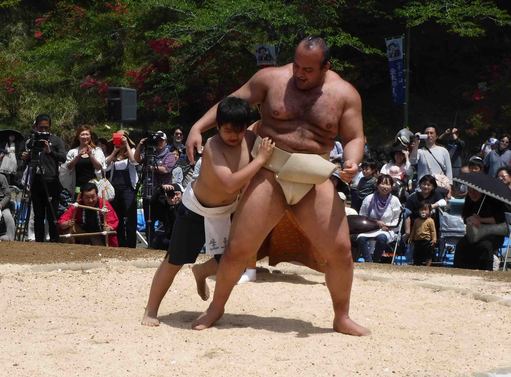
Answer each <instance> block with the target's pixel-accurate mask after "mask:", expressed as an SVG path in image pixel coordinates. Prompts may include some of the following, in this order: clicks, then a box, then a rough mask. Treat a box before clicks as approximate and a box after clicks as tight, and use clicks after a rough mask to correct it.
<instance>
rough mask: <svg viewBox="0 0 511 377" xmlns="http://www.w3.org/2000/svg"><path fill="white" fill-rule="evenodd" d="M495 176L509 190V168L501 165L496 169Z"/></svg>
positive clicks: (510, 175) (510, 185) (510, 176)
mask: <svg viewBox="0 0 511 377" xmlns="http://www.w3.org/2000/svg"><path fill="white" fill-rule="evenodd" d="M497 178H498V179H499V180H501V181H502V183H504V184H505V185H507V187H509V189H510V190H511V168H508V167H506V166H503V167H501V168H499V170H497Z"/></svg>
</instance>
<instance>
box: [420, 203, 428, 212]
mask: <svg viewBox="0 0 511 377" xmlns="http://www.w3.org/2000/svg"><path fill="white" fill-rule="evenodd" d="M421 209H427V210H428V211H429V213H431V204H429V203H426V202H424V201H420V202H419V210H421Z"/></svg>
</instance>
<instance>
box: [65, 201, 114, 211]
mask: <svg viewBox="0 0 511 377" xmlns="http://www.w3.org/2000/svg"><path fill="white" fill-rule="evenodd" d="M71 205H72V206H73V207H76V208H84V209H90V210H93V211H98V212H103V211H105V210H104V209H103V208H97V207H91V206H84V205H83V204H79V203H73V204H71ZM105 212H108V208H106V211H105Z"/></svg>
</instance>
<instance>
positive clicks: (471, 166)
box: [468, 156, 484, 173]
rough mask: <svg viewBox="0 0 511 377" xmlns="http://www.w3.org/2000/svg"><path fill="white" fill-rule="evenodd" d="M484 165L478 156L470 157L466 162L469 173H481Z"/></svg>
mask: <svg viewBox="0 0 511 377" xmlns="http://www.w3.org/2000/svg"><path fill="white" fill-rule="evenodd" d="M483 170H484V163H483V159H482V158H481V157H479V156H472V157H470V158H469V160H468V171H469V173H483Z"/></svg>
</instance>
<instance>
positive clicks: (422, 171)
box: [0, 114, 511, 270]
mask: <svg viewBox="0 0 511 377" xmlns="http://www.w3.org/2000/svg"><path fill="white" fill-rule="evenodd" d="M167 135H171V137H168V136H167ZM509 140H510V138H509V135H507V134H502V135H497V134H495V133H493V134H491V135H490V137H489V138H488V139H487V140H485V141H484V142H482V145H481V147H480V148H478V152H477V153H474V154H473V155H470V154H469V153H468V151H467V149H466V144H465V142H464V141H463V140H462V137H461V135H460V130H459V129H457V128H452V129H451V128H449V129H446V130H445V131H443V132H442V133H440V131H439V129H438V127H437V126H436V125H435V124H427V125H426V126H425V127H424V128H423V129H422V130H421V132H418V133H415V134H414V133H412V132H411V131H408V130H406V129H405V130H402V131H400V132H399V133H398V135H396V138H395V140H394V142H393V144H392V145H391V146H390V147H389V148H387V151H388V152H387V155H385V156H382V155H381V154H379V155H378V154H377V153H376V152H374V151H372V149H371V148H370V145H366V148H365V157H364V161H363V162H362V163H361V164H360V172H359V175H358V176H357V177H356V179H355V180H354V181H353V182H351V183H349V184H345V183H342V181H341V180H340V179H339V176H340V174H338V172H337V173H334V176H336V177H337V179H336V184H337V185H336V187H337V189H338V191H339V192H340V195H341V197H343V199H345V201H346V203H347V204H348V205H349V206H350V207H351V208H352V210H350V211H353V212H352V213H355V214H358V215H359V216H365V217H366V218H367V219H369V220H371V221H372V222H373V225H374V227H373V229H371V230H369V231H365V232H362V233H359V234H357V235H355V237H352V244H353V258H354V260H355V261H365V262H380V261H383V260H384V259H385V257H386V255H388V253H389V251H391V249H392V247H393V246H394V245H393V243H396V242H398V243H400V246H401V247H402V248H403V250H405V252H403V253H404V254H406V255H407V258H408V259H409V262H410V263H413V264H416V265H427V266H429V265H431V264H432V263H434V262H435V261H437V260H435V259H437V258H438V255H439V250H440V249H441V247H442V245H441V239H442V233H441V229H440V218H439V217H440V216H441V214H442V213H443V211H445V210H446V209H448V208H449V203H450V202H451V201H452V200H453V199H455V200H458V201H459V200H464V204H463V209H462V211H461V217H462V219H463V221H464V222H465V223H466V224H468V225H474V224H475V225H476V226H478V225H479V224H498V223H502V222H505V215H504V212H506V211H508V210H509V209H507V208H506V207H505V206H504V205H502V203H499V202H497V201H496V200H495V199H492V198H486V199H483V198H482V194H481V193H479V192H477V191H476V190H474V189H472V188H470V187H465V186H463V185H460V184H458V183H456V182H454V181H453V177H455V176H457V175H458V174H460V173H461V172H479V173H480V174H487V175H488V176H491V177H495V178H497V179H499V180H500V181H502V182H503V183H504V184H505V185H507V186H508V187H509V189H510V190H511V149H510V145H509ZM330 160H331V161H332V162H334V163H336V164H337V165H338V166H339V169H341V167H342V163H343V146H342V143H341V142H339V141H336V142H335V144H334V148H333V149H332V151H331V153H330ZM196 168H197V167H196ZM196 170H197V169H196ZM194 174H195V176H196V175H197V172H195V173H194V166H191V165H190V164H189V162H188V159H187V157H186V152H185V146H184V132H183V129H182V128H179V127H177V128H174V129H172V130H171V132H170V133H168V134H167V133H166V132H164V131H157V132H154V133H149V134H148V135H147V136H146V137H143V138H141V139H140V140H139V141H138V143H136V142H134V141H133V140H132V139H131V137H130V135H129V133H128V132H126V131H124V130H120V131H118V132H115V133H113V135H112V138H111V139H110V140H107V139H100V138H97V137H96V136H95V134H94V130H93V127H92V126H90V125H80V126H79V127H78V128H77V129H76V132H75V135H74V139H73V141H72V143H71V145H70V148H69V149H67V148H66V147H65V143H64V141H63V140H62V139H61V138H60V137H59V136H58V135H55V134H53V133H52V127H51V118H50V116H48V115H45V114H41V115H39V116H38V117H37V118H36V120H35V122H34V126H33V132H32V133H31V135H30V136H29V137H28V138H27V139H26V140H23V139H22V138H21V135H19V133H18V132H16V131H11V132H4V133H2V134H0V207H1V208H0V209H1V216H2V221H1V223H0V225H1V226H0V234H2V235H1V236H0V240H14V239H34V240H35V241H37V242H45V241H47V240H49V241H51V242H76V243H88V244H95V245H97V244H103V245H105V244H106V245H110V246H120V247H130V248H134V247H136V245H137V237H139V238H143V237H145V238H146V239H145V241H147V243H148V245H149V246H150V247H154V248H159V249H167V248H168V244H169V239H170V235H171V232H172V226H173V222H174V219H175V211H176V208H177V206H178V205H179V203H180V201H181V194H182V192H183V191H184V187H186V185H187V184H188V183H189V182H190V181H191V180H192V179H194V178H193V177H194ZM17 187H19V189H17ZM13 190H22V191H23V192H24V193H25V195H18V196H17V197H18V198H19V197H21V200H22V201H23V200H24V198H25V200H27V201H29V202H30V207H31V209H32V212H33V216H32V218H31V219H29V218H28V216H24V214H23V213H19V212H20V211H19V203H18V205H16V204H15V203H16V202H15V201H13V200H12V197H13ZM18 193H19V191H18ZM27 194H28V195H27ZM141 209H143V218H144V223H145V228H144V229H141V228H140V224H138V223H137V219H138V218H139V216H138V213H139V212H140V210H141ZM32 222H33V230H32V226H31V223H32ZM142 227H144V225H143V226H142ZM139 230H142V231H143V233H144V234H145V236H142V234H141V232H138V231H139ZM503 238H504V237H503V236H497V235H488V236H486V237H483V238H482V239H481V240H477V241H474V240H469V239H467V237H462V238H461V239H460V240H459V242H458V246H457V247H456V253H455V256H454V266H455V267H462V268H474V269H485V270H492V269H494V268H495V265H496V264H497V265H498V263H497V260H496V258H497V252H498V249H499V247H500V246H501V245H502V242H503ZM406 250H408V252H406ZM440 254H441V253H440Z"/></svg>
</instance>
